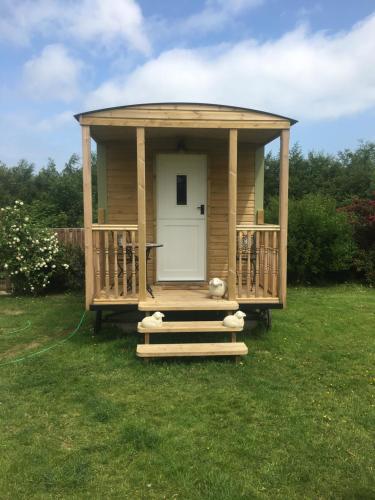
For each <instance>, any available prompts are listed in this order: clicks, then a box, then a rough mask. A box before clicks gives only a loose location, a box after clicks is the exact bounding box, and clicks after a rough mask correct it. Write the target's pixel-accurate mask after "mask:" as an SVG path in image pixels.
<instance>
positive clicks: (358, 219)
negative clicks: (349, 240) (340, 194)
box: [341, 198, 375, 285]
mask: <svg viewBox="0 0 375 500" xmlns="http://www.w3.org/2000/svg"><path fill="white" fill-rule="evenodd" d="M341 211H343V212H345V213H346V214H347V215H348V218H349V222H350V223H351V224H352V227H353V230H354V240H355V242H356V244H357V250H356V252H355V256H354V267H355V270H356V271H357V272H358V273H359V274H360V275H361V276H362V277H364V279H365V280H366V282H367V283H368V284H369V285H375V200H368V199H364V200H363V199H358V198H356V199H353V201H352V203H351V204H350V205H348V206H346V207H343V208H342V209H341Z"/></svg>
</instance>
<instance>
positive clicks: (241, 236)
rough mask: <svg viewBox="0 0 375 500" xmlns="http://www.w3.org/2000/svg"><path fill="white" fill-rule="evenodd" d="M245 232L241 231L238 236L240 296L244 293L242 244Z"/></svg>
mask: <svg viewBox="0 0 375 500" xmlns="http://www.w3.org/2000/svg"><path fill="white" fill-rule="evenodd" d="M242 238H243V233H242V231H239V233H238V238H237V256H238V297H241V295H242V245H243V241H242Z"/></svg>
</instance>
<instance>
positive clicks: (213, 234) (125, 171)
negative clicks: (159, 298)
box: [106, 134, 255, 281]
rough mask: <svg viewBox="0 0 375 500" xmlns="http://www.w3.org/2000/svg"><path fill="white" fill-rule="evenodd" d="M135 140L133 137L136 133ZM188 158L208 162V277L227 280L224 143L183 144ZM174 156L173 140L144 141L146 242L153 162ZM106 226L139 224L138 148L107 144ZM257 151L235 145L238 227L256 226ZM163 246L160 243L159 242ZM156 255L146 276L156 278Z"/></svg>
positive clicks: (151, 228) (150, 233) (151, 226)
mask: <svg viewBox="0 0 375 500" xmlns="http://www.w3.org/2000/svg"><path fill="white" fill-rule="evenodd" d="M134 135H135V134H134ZM186 145H187V150H188V151H189V152H191V153H194V152H197V153H206V154H207V163H208V186H207V190H208V198H207V200H208V203H207V204H208V206H207V275H208V276H207V278H208V279H211V278H212V277H214V276H219V277H222V278H227V272H228V265H227V255H228V254H227V252H228V227H227V225H228V215H227V211H228V144H227V143H225V142H224V141H220V143H218V142H217V141H214V140H212V141H210V140H209V139H205V140H204V141H195V142H193V141H190V142H188V141H186ZM168 151H170V152H176V142H175V140H173V139H171V140H166V139H163V140H159V141H156V140H153V141H148V140H147V136H146V223H147V241H154V239H155V236H154V235H155V222H156V214H155V200H154V158H155V155H156V154H157V152H168ZM106 164H107V188H108V197H107V218H106V221H107V223H108V224H137V185H136V182H137V165H136V144H135V137H134V143H119V142H107V143H106ZM254 202H255V150H254V149H253V148H252V146H251V145H243V144H239V150H238V200H237V224H254V222H255V218H254ZM158 243H162V242H158ZM154 263H155V255H153V256H152V259H151V261H149V262H148V268H147V276H148V279H149V281H152V280H153V279H154V273H155V270H154Z"/></svg>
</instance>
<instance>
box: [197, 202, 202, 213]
mask: <svg viewBox="0 0 375 500" xmlns="http://www.w3.org/2000/svg"><path fill="white" fill-rule="evenodd" d="M197 208H198V209H199V210H200V212H201V215H204V205H203V203H202V205H198V206H197Z"/></svg>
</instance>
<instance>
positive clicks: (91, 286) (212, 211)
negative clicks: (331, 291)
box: [76, 103, 295, 355]
mask: <svg viewBox="0 0 375 500" xmlns="http://www.w3.org/2000/svg"><path fill="white" fill-rule="evenodd" d="M76 119H77V120H78V121H79V123H80V125H81V129H82V147H83V151H82V154H83V189H84V192H83V194H84V225H85V266H86V270H85V272H86V308H87V309H91V310H95V311H97V315H98V317H99V318H100V317H101V311H103V310H104V309H109V310H120V309H124V308H125V309H126V308H138V309H139V310H140V311H144V312H145V313H146V314H150V313H152V312H154V311H162V312H164V313H165V315H166V316H167V315H168V311H222V312H223V316H224V315H225V314H226V312H227V311H236V310H238V309H239V308H249V307H253V308H267V309H268V308H273V307H278V308H282V307H285V304H286V272H287V269H286V267H287V265H286V262H287V217H288V148H289V130H290V127H291V125H293V124H294V123H295V120H292V119H291V118H286V117H284V116H279V115H275V114H271V113H266V112H262V111H256V110H252V109H247V108H239V107H235V106H223V105H211V104H187V103H162V104H140V105H131V106H121V107H117V108H109V109H101V110H96V111H90V112H87V113H81V114H78V115H76ZM276 138H280V179H279V185H280V191H279V192H280V197H279V198H280V210H279V224H278V225H271V224H267V223H266V222H265V221H264V212H263V192H264V146H265V145H266V144H268V143H269V142H271V141H273V140H274V139H276ZM90 139H93V140H94V141H95V142H96V145H97V183H98V185H97V190H98V212H97V217H96V218H95V219H96V220H93V209H92V181H91V140H90ZM214 277H218V278H221V279H222V280H225V281H226V282H227V294H226V296H225V297H223V298H221V299H214V298H211V297H209V295H208V282H209V280H210V279H211V278H214ZM208 326H209V325H206V327H207V328H208ZM213 326H214V325H211V329H212V328H213ZM217 326H219V324H218V325H217ZM180 327H183V325H182V326H181V325H180ZM189 327H190V329H192V330H196V331H205V330H204V325H202V324H200V325H196V328H194V325H193V324H191V325H190V326H189ZM171 328H172V327H171ZM186 328H188V327H187V326H186ZM175 329H177V330H178V327H177V326H176V327H175ZM199 329H200V330H199ZM178 331H180V330H178ZM144 333H145V334H146V343H148V340H149V339H148V333H147V332H144ZM202 345H203V344H202ZM227 348H228V346H227ZM177 351H178V349H177ZM177 351H175V352H177ZM138 354H139V355H142V354H141V353H138ZM174 355H176V354H174Z"/></svg>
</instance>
